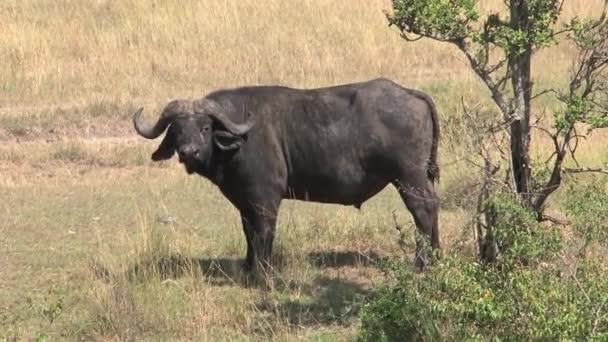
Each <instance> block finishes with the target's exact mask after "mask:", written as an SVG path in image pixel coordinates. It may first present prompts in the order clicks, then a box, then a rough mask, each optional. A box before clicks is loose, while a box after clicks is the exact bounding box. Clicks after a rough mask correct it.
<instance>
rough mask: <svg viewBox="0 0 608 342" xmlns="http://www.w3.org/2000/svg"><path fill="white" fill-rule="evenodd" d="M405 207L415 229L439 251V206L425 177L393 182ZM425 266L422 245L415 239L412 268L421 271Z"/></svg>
mask: <svg viewBox="0 0 608 342" xmlns="http://www.w3.org/2000/svg"><path fill="white" fill-rule="evenodd" d="M394 185H395V187H396V188H397V190H398V191H399V194H400V195H401V198H402V199H403V202H404V203H405V206H406V207H407V209H408V210H409V211H410V213H411V214H412V216H413V218H414V222H415V224H416V228H417V229H418V231H419V232H420V233H421V234H422V235H423V237H426V238H428V240H429V241H430V244H431V247H432V248H433V249H439V248H441V247H440V243H439V224H438V216H439V205H438V200H437V195H436V193H435V189H434V187H433V184H432V183H431V182H430V181H429V180H428V179H427V178H426V177H403V178H401V179H399V180H396V181H395V182H394ZM426 264H427V253H426V248H425V246H424V243H423V242H422V241H421V240H420V239H416V256H415V258H414V267H415V268H416V269H417V270H419V271H421V270H422V269H423V268H424V266H425V265H426Z"/></svg>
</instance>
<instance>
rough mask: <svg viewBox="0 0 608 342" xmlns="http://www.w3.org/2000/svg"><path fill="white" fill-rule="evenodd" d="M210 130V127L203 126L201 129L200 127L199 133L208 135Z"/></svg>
mask: <svg viewBox="0 0 608 342" xmlns="http://www.w3.org/2000/svg"><path fill="white" fill-rule="evenodd" d="M210 130H211V126H209V125H205V126H203V127H201V132H203V133H208V132H209V131H210Z"/></svg>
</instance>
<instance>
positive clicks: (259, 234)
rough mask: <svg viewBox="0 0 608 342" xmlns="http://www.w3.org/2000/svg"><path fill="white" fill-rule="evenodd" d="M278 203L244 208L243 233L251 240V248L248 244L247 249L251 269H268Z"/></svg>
mask: <svg viewBox="0 0 608 342" xmlns="http://www.w3.org/2000/svg"><path fill="white" fill-rule="evenodd" d="M279 204H280V202H279V201H276V202H274V203H267V204H265V205H257V206H252V207H251V208H249V210H246V215H245V217H244V220H243V221H244V222H246V225H244V227H246V229H247V232H246V233H245V235H246V236H248V239H249V240H250V241H251V248H249V245H248V249H247V263H248V264H250V266H251V268H250V269H251V270H254V269H258V268H261V269H262V270H263V271H268V270H269V267H270V266H271V262H270V259H271V256H272V242H273V240H274V232H275V226H276V222H277V213H278V209H279V208H278V207H279ZM250 251H251V252H252V253H251V254H250ZM250 255H251V258H250V257H249V256H250Z"/></svg>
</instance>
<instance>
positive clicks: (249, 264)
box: [241, 213, 255, 272]
mask: <svg viewBox="0 0 608 342" xmlns="http://www.w3.org/2000/svg"><path fill="white" fill-rule="evenodd" d="M250 220H251V218H249V219H248V218H247V217H245V215H243V214H242V213H241V224H242V225H243V232H244V233H245V240H246V241H247V255H246V257H245V263H244V264H243V269H244V270H245V271H247V272H249V271H251V270H253V262H254V260H255V255H254V252H253V243H252V241H251V234H252V231H253V230H254V229H253V224H252V223H250Z"/></svg>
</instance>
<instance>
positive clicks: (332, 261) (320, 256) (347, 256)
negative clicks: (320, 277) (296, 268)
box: [308, 251, 386, 268]
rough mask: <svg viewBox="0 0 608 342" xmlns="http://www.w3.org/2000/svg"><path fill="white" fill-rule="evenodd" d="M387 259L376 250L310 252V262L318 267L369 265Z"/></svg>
mask: <svg viewBox="0 0 608 342" xmlns="http://www.w3.org/2000/svg"><path fill="white" fill-rule="evenodd" d="M383 260H386V257H381V256H380V255H379V254H378V253H376V252H374V251H369V252H359V251H320V252H312V253H309V254H308V262H309V263H310V264H311V265H313V266H315V267H318V268H339V267H347V266H350V267H368V266H375V265H377V264H378V262H381V261H383Z"/></svg>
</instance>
